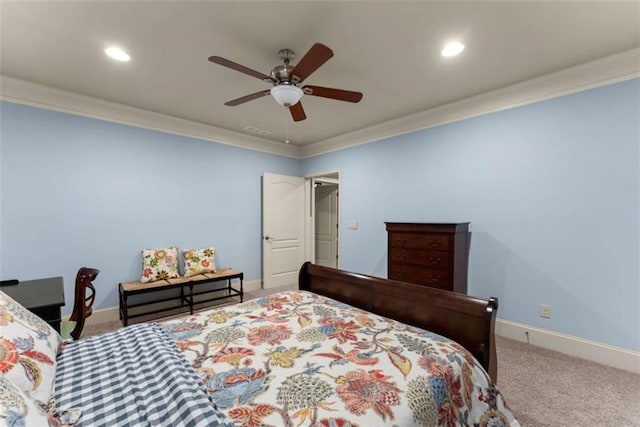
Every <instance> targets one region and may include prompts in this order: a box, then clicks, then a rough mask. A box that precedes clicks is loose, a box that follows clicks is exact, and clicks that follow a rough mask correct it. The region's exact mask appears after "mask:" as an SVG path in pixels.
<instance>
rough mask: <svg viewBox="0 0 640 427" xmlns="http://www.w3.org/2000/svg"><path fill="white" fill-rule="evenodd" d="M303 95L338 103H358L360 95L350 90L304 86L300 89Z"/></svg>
mask: <svg viewBox="0 0 640 427" xmlns="http://www.w3.org/2000/svg"><path fill="white" fill-rule="evenodd" d="M302 91H303V92H304V93H305V95H313V96H321V97H323V98H331V99H337V100H338V101H347V102H360V100H361V99H362V93H360V92H353V91H350V90H342V89H334V88H331V87H322V86H309V85H308V86H305V87H303V88H302Z"/></svg>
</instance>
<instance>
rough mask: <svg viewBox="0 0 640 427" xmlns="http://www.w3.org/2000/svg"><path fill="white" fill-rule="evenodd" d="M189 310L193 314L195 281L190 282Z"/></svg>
mask: <svg viewBox="0 0 640 427" xmlns="http://www.w3.org/2000/svg"><path fill="white" fill-rule="evenodd" d="M189 312H190V313H191V314H193V283H190V284H189Z"/></svg>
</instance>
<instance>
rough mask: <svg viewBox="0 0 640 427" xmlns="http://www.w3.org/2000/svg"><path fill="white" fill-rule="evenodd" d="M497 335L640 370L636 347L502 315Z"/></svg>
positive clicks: (593, 360)
mask: <svg viewBox="0 0 640 427" xmlns="http://www.w3.org/2000/svg"><path fill="white" fill-rule="evenodd" d="M527 333H528V334H527ZM496 335H499V336H501V337H505V338H511V339H514V340H517V341H522V342H528V343H530V344H532V345H535V346H538V347H542V348H546V349H549V350H555V351H559V352H561V353H564V354H568V355H570V356H574V357H579V358H581V359H586V360H590V361H592V362H597V363H600V364H603V365H607V366H612V367H614V368H618V369H623V370H625V371H629V372H633V373H635V374H640V352H637V351H633V350H628V349H625V348H621V347H616V346H612V345H608V344H603V343H599V342H597V341H591V340H587V339H584V338H579V337H575V336H571V335H567V334H562V333H559V332H555V331H550V330H546V329H542V328H536V327H533V326H529V325H524V324H522V323H516V322H512V321H509V320H503V319H497V321H496ZM527 335H528V340H527Z"/></svg>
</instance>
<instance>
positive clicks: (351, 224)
mask: <svg viewBox="0 0 640 427" xmlns="http://www.w3.org/2000/svg"><path fill="white" fill-rule="evenodd" d="M347 227H349V230H357V229H358V221H349V224H347Z"/></svg>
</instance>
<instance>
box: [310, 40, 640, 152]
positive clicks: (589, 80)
mask: <svg viewBox="0 0 640 427" xmlns="http://www.w3.org/2000/svg"><path fill="white" fill-rule="evenodd" d="M638 77H640V49H632V50H628V51H625V52H622V53H619V54H615V55H612V56H608V57H605V58H602V59H598V60H595V61H591V62H587V63H584V64H581V65H577V66H574V67H571V68H566V69H564V70H561V71H557V72H554V73H550V74H547V75H544V76H542V77H537V78H534V79H531V80H527V81H524V82H521V83H516V84H513V85H510V86H505V87H504V88H500V89H496V90H493V91H490V92H486V93H483V94H480V95H477V96H472V97H470V98H465V99H462V100H460V101H455V102H451V103H449V104H445V105H441V106H439V107H435V108H432V109H429V110H425V111H422V112H419V113H415V114H411V115H408V116H405V117H401V118H399V119H395V120H391V121H388V122H384V123H380V124H378V125H375V126H371V127H367V128H364V129H360V130H357V131H354V132H350V133H347V134H344V135H340V136H338V137H334V138H329V139H325V140H322V141H318V142H315V143H313V144H310V145H306V146H304V147H301V152H302V153H301V156H302V158H310V157H315V156H319V155H322V154H327V153H331V152H333V151H338V150H342V149H345V148H348V147H353V146H357V145H362V144H367V143H370V142H374V141H378V140H381V139H386V138H391V137H394V136H398V135H402V134H405V133H409V132H415V131H417V130H421V129H426V128H430V127H434V126H439V125H443V124H447V123H452V122H456V121H459V120H463V119H467V118H471V117H476V116H480V115H483V114H488V113H494V112H497V111H501V110H505V109H508V108H513V107H519V106H522V105H527V104H531V103H534V102H539V101H543V100H546V99H551V98H556V97H559V96H563V95H568V94H571V93H575V92H581V91H584V90H587V89H592V88H596V87H599V86H605V85H608V84H613V83H618V82H622V81H625V80H630V79H634V78H638Z"/></svg>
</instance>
